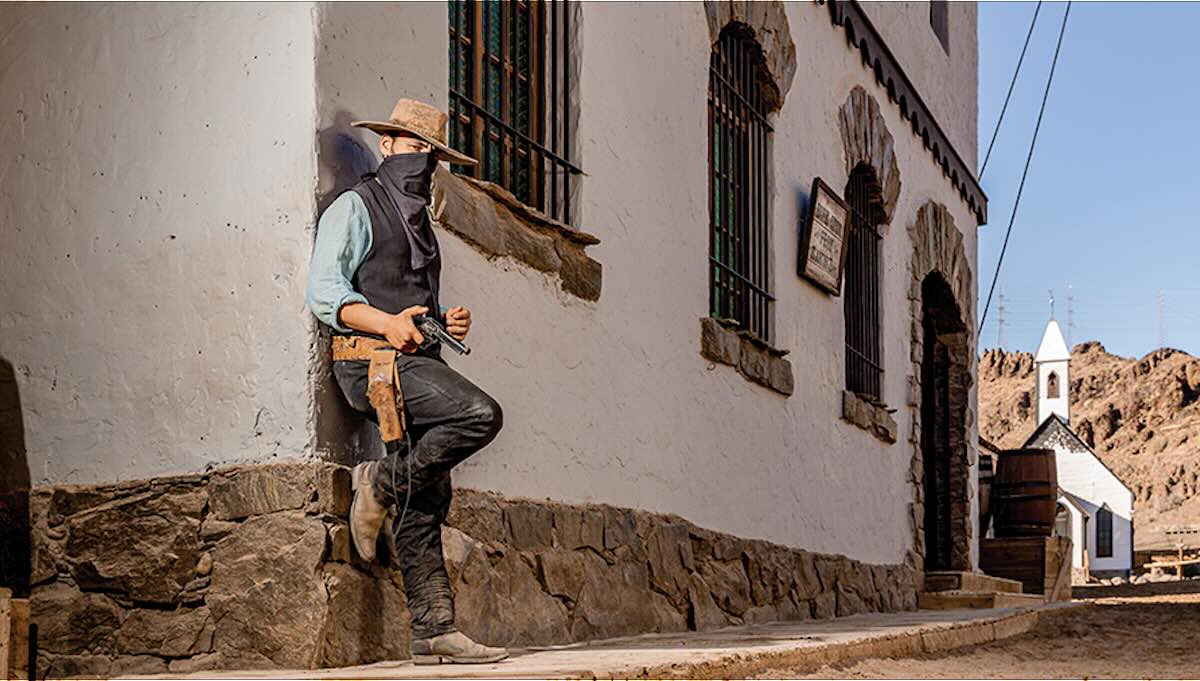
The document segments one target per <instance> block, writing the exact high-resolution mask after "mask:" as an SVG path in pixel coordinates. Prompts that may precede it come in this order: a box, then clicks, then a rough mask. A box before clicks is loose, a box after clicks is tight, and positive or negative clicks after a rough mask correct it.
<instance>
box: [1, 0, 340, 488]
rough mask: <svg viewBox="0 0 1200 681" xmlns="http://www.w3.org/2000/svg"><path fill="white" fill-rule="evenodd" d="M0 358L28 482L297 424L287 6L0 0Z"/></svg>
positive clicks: (285, 432)
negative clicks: (15, 392)
mask: <svg viewBox="0 0 1200 681" xmlns="http://www.w3.org/2000/svg"><path fill="white" fill-rule="evenodd" d="M0 27H2V29H0V56H2V60H0V64H2V65H0V102H2V106H3V109H4V111H3V117H2V119H0V120H2V121H3V123H0V146H2V148H3V149H4V150H5V153H4V154H2V155H0V229H2V230H3V235H4V239H3V242H4V248H3V249H0V291H3V303H2V305H0V358H3V359H4V360H6V361H8V362H11V363H12V365H13V366H14V369H15V371H16V375H17V385H18V389H19V391H20V399H21V402H22V407H23V413H24V419H25V423H24V432H25V437H26V443H25V445H26V448H27V450H28V458H29V466H30V469H31V473H32V479H33V481H34V484H39V483H47V482H55V483H69V482H81V483H83V482H95V481H105V480H118V479H128V478H138V477H148V476H154V475H162V474H170V473H182V472H192V471H197V470H203V469H204V468H205V467H206V466H209V465H212V464H216V463H225V462H229V461H236V460H241V459H253V460H262V459H269V458H271V457H273V456H285V455H288V456H295V455H296V454H298V453H303V452H305V451H306V450H307V449H308V447H309V441H310V438H311V427H310V423H311V420H312V419H311V411H312V410H311V404H310V403H311V391H310V389H309V380H308V376H307V373H308V362H309V356H310V354H311V351H312V347H311V338H310V336H311V321H310V319H309V318H308V315H307V314H306V313H305V310H304V297H303V290H304V276H305V273H306V270H307V262H308V258H309V254H310V251H311V246H310V244H311V225H312V222H313V219H314V201H313V182H314V177H315V173H316V166H315V158H314V157H315V154H314V150H313V142H312V140H313V130H314V129H315V128H314V120H313V119H314V116H313V91H314V87H313V68H312V63H313V59H314V52H313V35H314V25H313V14H312V8H311V6H310V5H307V4H288V3H280V4H236V3H230V4H225V3H213V4H190V3H189V4H184V3H179V4H176V3H165V4H117V3H71V4H67V3H64V4H53V3H50V4H40V3H6V4H3V5H0Z"/></svg>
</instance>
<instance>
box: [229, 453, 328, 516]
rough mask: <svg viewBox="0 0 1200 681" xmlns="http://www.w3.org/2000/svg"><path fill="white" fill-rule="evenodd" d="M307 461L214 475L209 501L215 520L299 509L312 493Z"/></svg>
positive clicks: (313, 489) (310, 473) (313, 486)
mask: <svg viewBox="0 0 1200 681" xmlns="http://www.w3.org/2000/svg"><path fill="white" fill-rule="evenodd" d="M313 478H314V475H313V469H312V466H311V465H310V464H305V463H287V464H277V465H271V466H253V467H246V468H241V469H234V470H230V471H225V472H222V473H216V474H214V475H213V476H212V477H211V478H210V480H209V485H208V487H209V503H210V508H211V510H212V513H213V514H214V515H215V516H216V517H217V519H218V520H240V519H242V518H248V517H250V516H256V515H263V514H266V513H275V512H278V511H290V510H295V509H300V508H303V507H304V505H305V503H306V502H307V501H308V500H309V499H310V498H312V496H313V494H314V492H315V482H314V480H313Z"/></svg>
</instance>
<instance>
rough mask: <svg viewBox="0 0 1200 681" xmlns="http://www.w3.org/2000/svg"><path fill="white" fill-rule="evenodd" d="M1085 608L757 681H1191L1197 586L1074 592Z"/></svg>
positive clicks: (1198, 644)
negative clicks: (978, 638)
mask: <svg viewBox="0 0 1200 681" xmlns="http://www.w3.org/2000/svg"><path fill="white" fill-rule="evenodd" d="M1080 591H1083V593H1080V594H1077V596H1076V598H1077V599H1078V598H1080V597H1082V598H1086V599H1087V600H1090V601H1091V602H1092V603H1093V607H1090V608H1084V609H1082V610H1081V611H1079V613H1078V614H1077V615H1075V616H1073V617H1070V618H1065V619H1062V620H1060V621H1057V622H1053V623H1045V624H1042V625H1039V627H1038V628H1036V629H1034V630H1033V631H1031V632H1029V633H1027V634H1024V635H1022V636H1018V637H1015V638H1011V639H1007V640H1004V641H997V642H995V643H989V644H987V645H981V646H975V647H972V648H963V649H960V650H957V651H953V652H950V653H944V654H934V655H922V656H919V657H915V658H906V659H871V660H862V661H860V662H854V663H848V664H846V665H838V666H832V667H831V666H825V667H822V668H820V669H812V668H808V669H774V670H769V671H767V672H765V673H763V674H761V675H760V677H759V678H773V677H774V678H779V677H783V678H797V677H798V678H840V679H859V678H906V679H918V678H931V679H949V678H983V679H1010V678H1089V677H1090V678H1097V677H1099V678H1114V677H1115V678H1122V679H1131V678H1147V677H1149V678H1160V679H1161V678H1176V679H1178V678H1197V677H1200V581H1192V582H1182V583H1173V584H1172V583H1167V584H1153V585H1139V586H1138V587H1136V589H1132V590H1131V589H1130V588H1129V587H1113V588H1111V589H1097V588H1092V589H1087V590H1086V591H1085V590H1080Z"/></svg>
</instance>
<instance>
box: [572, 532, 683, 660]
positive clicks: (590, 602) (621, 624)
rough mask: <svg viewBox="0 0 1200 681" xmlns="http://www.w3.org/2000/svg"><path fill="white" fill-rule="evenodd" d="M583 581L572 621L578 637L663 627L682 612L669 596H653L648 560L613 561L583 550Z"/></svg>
mask: <svg viewBox="0 0 1200 681" xmlns="http://www.w3.org/2000/svg"><path fill="white" fill-rule="evenodd" d="M582 557H583V561H582V562H583V581H582V590H581V591H580V593H579V600H578V601H577V602H576V604H575V609H574V611H573V613H572V621H571V637H572V638H573V639H575V640H586V639H597V638H612V637H615V636H627V635H631V634H636V633H641V632H649V631H660V630H661V628H662V627H663V626H664V624H665V625H667V626H671V625H672V623H673V622H675V621H677V620H678V619H679V618H680V617H681V616H680V615H679V613H678V611H676V610H675V609H674V608H672V607H671V606H670V604H669V603H666V602H665V599H660V600H652V599H650V598H649V594H650V593H651V591H650V582H649V575H648V574H647V572H646V564H645V563H642V562H633V561H618V562H617V563H616V564H614V565H609V564H607V563H605V562H604V560H602V559H601V558H599V557H598V556H596V555H595V554H592V553H589V552H583V553H582Z"/></svg>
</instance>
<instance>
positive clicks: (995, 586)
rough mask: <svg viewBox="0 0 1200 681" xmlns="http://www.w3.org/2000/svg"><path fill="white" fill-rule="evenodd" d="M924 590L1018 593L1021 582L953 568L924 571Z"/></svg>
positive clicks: (1020, 588) (1020, 590)
mask: <svg viewBox="0 0 1200 681" xmlns="http://www.w3.org/2000/svg"><path fill="white" fill-rule="evenodd" d="M925 591H930V592H933V591H975V592H983V591H998V592H1001V593H1010V594H1019V593H1021V592H1022V591H1023V589H1022V587H1021V583H1020V582H1018V581H1017V580H1015V579H1005V578H1003V577H993V576H991V575H985V574H983V573H982V572H959V571H953V570H945V571H937V572H926V573H925Z"/></svg>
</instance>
